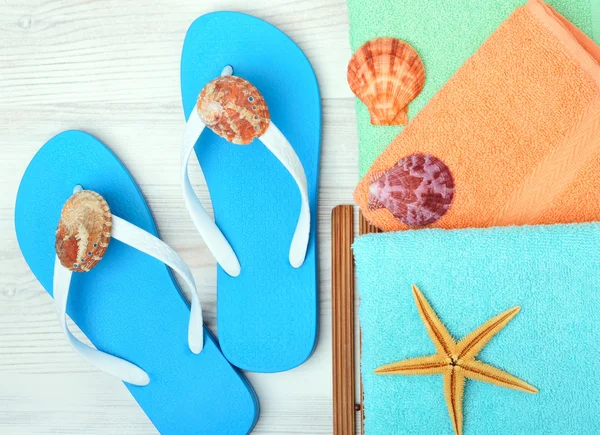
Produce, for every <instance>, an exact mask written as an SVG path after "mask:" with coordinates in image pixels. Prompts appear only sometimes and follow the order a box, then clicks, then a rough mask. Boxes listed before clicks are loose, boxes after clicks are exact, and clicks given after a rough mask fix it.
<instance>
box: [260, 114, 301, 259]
mask: <svg viewBox="0 0 600 435" xmlns="http://www.w3.org/2000/svg"><path fill="white" fill-rule="evenodd" d="M259 139H260V140H261V142H262V143H263V144H265V146H266V147H267V149H268V150H269V151H271V152H272V153H273V155H275V157H277V159H278V160H279V161H280V162H281V163H282V164H283V166H284V167H285V169H287V170H288V172H289V173H290V175H291V176H292V178H294V181H295V182H296V185H297V186H298V190H300V199H301V205H300V215H299V216H298V223H297V224H296V231H295V232H294V237H293V238H292V244H291V246H290V264H291V265H292V267H295V268H298V267H300V266H302V263H304V258H305V257H306V250H307V248H308V236H309V234H310V207H309V205H308V187H307V184H306V174H305V173H304V168H303V167H302V163H300V159H299V158H298V155H297V154H296V152H295V151H294V148H292V146H291V145H290V143H289V142H288V140H287V139H286V138H285V136H284V135H283V133H281V131H279V129H278V128H277V127H276V126H275V124H273V121H271V123H270V124H269V127H268V128H267V131H265V132H264V133H263V135H262V136H260V137H259Z"/></svg>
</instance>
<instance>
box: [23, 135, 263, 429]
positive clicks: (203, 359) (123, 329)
mask: <svg viewBox="0 0 600 435" xmlns="http://www.w3.org/2000/svg"><path fill="white" fill-rule="evenodd" d="M74 188H75V193H74V194H73V191H74ZM82 189H84V190H82ZM63 206H64V208H63ZM109 208H110V211H109ZM61 210H62V213H61ZM111 217H112V220H111ZM59 221H60V225H59V227H58V230H57V224H58V223H59ZM100 224H101V225H102V226H99V225H100ZM15 227H16V232H17V239H18V241H19V246H20V248H21V252H22V253H23V256H24V257H25V260H26V261H27V263H28V265H29V267H30V268H31V270H32V271H33V273H34V274H35V276H36V278H37V279H38V280H39V281H40V283H41V284H42V286H43V287H44V288H45V289H46V290H47V291H48V293H49V294H50V295H52V296H54V298H55V307H56V311H57V313H58V314H59V318H60V320H61V326H62V328H63V331H64V332H65V335H66V336H67V339H68V340H69V342H70V343H71V344H72V346H73V349H74V350H75V351H76V352H77V353H78V354H79V355H80V356H82V357H83V358H84V359H85V360H87V361H88V362H90V363H92V364H93V365H95V366H96V367H98V368H100V369H102V370H104V371H106V372H108V373H110V374H112V375H115V376H118V377H119V378H120V379H122V380H124V381H125V386H126V387H127V388H128V389H129V391H130V392H131V394H132V395H133V397H134V398H135V400H136V401H137V402H138V403H139V405H140V406H141V407H142V409H143V410H144V411H145V412H146V414H147V415H148V417H149V418H150V420H151V421H152V422H153V423H154V425H155V426H156V428H157V429H158V430H159V431H160V432H161V433H162V434H183V433H185V434H231V435H239V434H246V433H248V432H250V431H251V430H252V428H253V427H254V425H255V424H256V421H257V418H258V400H257V397H256V395H255V393H254V391H253V389H252V387H251V386H250V385H249V383H248V382H247V381H246V379H245V378H244V377H243V376H242V375H241V374H240V373H239V372H238V371H237V370H236V369H235V368H233V367H232V366H231V365H230V364H229V363H228V362H227V360H226V359H225V358H224V356H223V355H222V353H221V351H220V349H219V346H218V344H217V343H216V340H215V338H214V337H213V336H212V334H211V333H210V331H209V330H208V329H207V328H205V327H203V326H202V321H201V319H202V317H201V311H200V306H199V302H198V299H197V295H196V294H195V284H194V283H193V277H192V275H191V273H190V272H189V270H188V269H187V267H186V266H185V265H184V264H183V262H182V261H181V260H180V259H179V257H178V256H177V254H175V252H174V251H172V250H171V249H170V248H169V247H168V246H167V245H166V244H165V243H164V242H162V241H161V240H160V239H158V232H157V229H156V225H155V223H154V220H153V218H152V215H151V213H150V209H149V208H148V205H147V204H146V201H145V200H144V197H143V196H142V193H141V192H140V190H139V188H138V186H137V184H136V183H135V181H134V180H133V178H132V177H131V175H130V174H129V172H128V171H127V170H126V169H125V167H124V166H123V165H122V163H121V162H120V161H119V160H118V159H117V157H116V156H115V155H114V154H113V153H112V152H111V151H110V150H109V149H108V148H107V147H106V146H104V145H103V144H102V143H101V142H99V141H98V140H97V139H96V138H94V137H92V136H90V135H89V134H86V133H83V132H80V131H67V132H64V133H61V134H59V135H57V136H55V137H54V138H52V139H51V140H50V141H48V142H47V143H46V144H45V145H44V146H43V147H42V148H41V149H40V150H39V152H38V153H37V154H36V155H35V157H34V158H33V160H32V161H31V163H30V164H29V166H28V168H27V170H26V171H25V174H24V175H23V179H22V181H21V184H20V187H19V191H18V194H17V201H16V207H15ZM70 231H74V232H70ZM96 234H97V237H96ZM55 241H56V250H55ZM128 245H129V246H128ZM132 246H133V247H132ZM134 248H135V249H134ZM148 254H149V255H148ZM159 260H161V261H159ZM164 263H165V264H168V265H169V266H170V267H171V269H172V270H173V271H175V272H176V273H177V274H178V275H181V277H182V281H183V283H184V284H185V285H186V286H187V287H189V288H191V290H192V292H193V295H192V310H191V311H190V307H189V305H188V304H187V302H186V300H185V298H184V296H183V294H182V293H181V291H180V288H179V286H178V285H177V283H176V281H175V280H174V278H173V275H172V272H171V269H169V268H168V267H167V266H166V265H165V264H164ZM92 267H93V268H92ZM90 269H91V270H90ZM87 270H89V271H88V272H87V273H77V272H80V271H87ZM73 272H75V273H73ZM69 293H70V295H69ZM67 297H68V298H69V299H68V300H67ZM65 311H66V312H67V313H68V314H69V316H70V317H71V318H72V319H73V321H74V322H75V323H76V324H77V325H78V326H79V328H80V329H81V330H82V331H83V332H84V333H85V335H86V336H87V337H88V338H89V339H90V341H91V342H92V343H93V344H94V345H95V346H96V348H97V350H96V349H93V348H91V347H89V346H87V345H85V344H83V343H81V342H79V341H78V340H77V339H76V338H75V337H73V336H72V335H71V334H70V332H69V330H68V328H67V326H66V315H65Z"/></svg>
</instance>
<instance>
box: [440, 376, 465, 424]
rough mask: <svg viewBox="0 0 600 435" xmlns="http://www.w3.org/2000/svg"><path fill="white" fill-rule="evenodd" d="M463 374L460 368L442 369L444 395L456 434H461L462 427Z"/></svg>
mask: <svg viewBox="0 0 600 435" xmlns="http://www.w3.org/2000/svg"><path fill="white" fill-rule="evenodd" d="M464 391H465V376H464V375H463V374H462V370H461V369H460V368H456V367H454V366H446V370H445V371H444V396H445V397H446V405H447V406H448V414H449V415H450V421H451V422H452V427H453V428H454V433H455V434H456V435H462V429H463V393H464Z"/></svg>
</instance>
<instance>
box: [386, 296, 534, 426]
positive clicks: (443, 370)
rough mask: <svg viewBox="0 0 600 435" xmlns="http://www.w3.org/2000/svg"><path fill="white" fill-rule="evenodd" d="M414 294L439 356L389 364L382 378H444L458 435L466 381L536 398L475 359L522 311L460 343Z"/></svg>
mask: <svg viewBox="0 0 600 435" xmlns="http://www.w3.org/2000/svg"><path fill="white" fill-rule="evenodd" d="M412 290H413V296H414V297H415V302H416V304H417V310H418V311H419V315H420V316H421V319H422V320H423V323H424V324H425V328H426V329H427V333H428V334H429V337H430V338H431V341H433V344H434V346H435V349H436V350H437V353H435V354H433V355H429V356H422V357H418V358H411V359H407V360H404V361H399V362H395V363H392V364H387V365H384V366H381V367H379V368H377V369H375V373H377V374H381V375H442V376H443V377H444V395H445V396H446V404H447V406H448V413H449V414H450V420H451V421H452V427H453V428H454V432H455V433H456V435H462V430H463V406H462V401H463V393H464V388H465V378H469V379H474V380H477V381H481V382H487V383H490V384H493V385H497V386H499V387H505V388H512V389H514V390H519V391H524V392H526V393H532V394H537V392H538V390H537V388H535V387H533V386H532V385H529V384H528V383H527V382H525V381H522V380H521V379H519V378H517V377H515V376H513V375H511V374H509V373H506V372H504V371H502V370H500V369H498V368H496V367H493V366H491V365H489V364H486V363H483V362H481V361H478V360H476V359H475V357H476V356H477V355H478V354H479V352H481V350H482V349H483V348H484V347H485V345H486V344H487V343H488V342H489V341H490V340H491V339H492V337H493V336H494V335H496V334H497V333H498V332H500V330H502V328H504V327H505V326H506V325H507V324H508V322H510V321H511V320H512V318H513V317H515V316H516V315H517V313H518V312H519V311H520V310H521V307H514V308H511V309H510V310H506V311H504V312H503V313H500V314H498V315H497V316H496V317H493V318H491V319H490V320H488V321H487V322H485V323H484V324H483V325H481V326H480V327H479V328H477V329H475V330H474V331H473V332H471V333H470V334H469V335H467V336H466V337H465V338H463V339H462V340H460V341H459V342H458V343H457V342H456V341H455V340H454V338H452V336H451V335H450V333H449V332H448V330H447V329H446V327H445V326H444V324H443V323H442V322H441V320H440V319H439V318H438V316H437V314H436V313H435V311H433V308H431V305H429V302H427V299H425V296H423V293H421V291H420V290H419V288H418V287H417V286H416V285H413V286H412Z"/></svg>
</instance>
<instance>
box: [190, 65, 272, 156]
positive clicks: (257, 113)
mask: <svg viewBox="0 0 600 435" xmlns="http://www.w3.org/2000/svg"><path fill="white" fill-rule="evenodd" d="M196 108H197V109H198V114H199V115H200V119H201V120H202V122H203V123H204V124H205V125H206V126H207V127H208V128H210V129H211V130H212V131H214V132H215V133H216V134H218V135H219V136H221V137H222V138H224V139H226V140H228V141H229V142H231V143H235V144H239V145H245V144H249V143H250V142H252V141H253V140H254V138H255V137H259V136H261V135H262V134H263V133H264V132H265V131H266V130H267V128H268V127H269V122H270V116H269V109H268V108H267V104H266V103H265V99H264V98H263V96H262V95H261V94H260V92H258V89H256V87H255V86H254V85H253V84H252V83H250V82H249V81H248V80H244V79H242V78H240V77H236V76H223V77H218V78H216V79H214V80H212V81H210V82H209V83H208V84H207V85H206V86H205V87H204V89H202V91H201V92H200V95H199V96H198V103H197V104H196Z"/></svg>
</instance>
